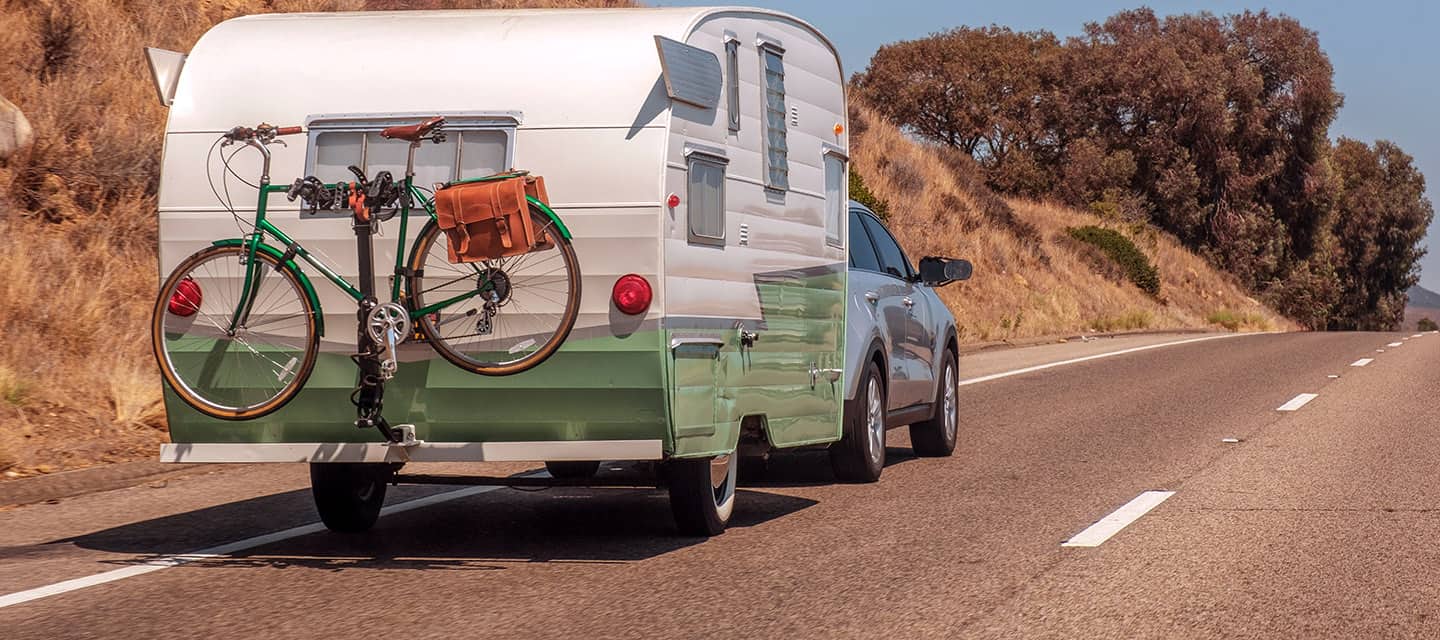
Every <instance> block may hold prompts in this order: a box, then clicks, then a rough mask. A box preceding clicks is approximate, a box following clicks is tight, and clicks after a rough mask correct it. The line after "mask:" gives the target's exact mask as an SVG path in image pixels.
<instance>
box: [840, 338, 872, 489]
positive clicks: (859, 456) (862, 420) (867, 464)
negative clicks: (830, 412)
mask: <svg viewBox="0 0 1440 640" xmlns="http://www.w3.org/2000/svg"><path fill="white" fill-rule="evenodd" d="M844 421H845V434H844V436H843V437H842V438H841V439H840V441H839V442H836V443H835V444H832V445H830V468H831V469H833V470H834V471H835V477H836V478H839V479H840V480H841V481H843V482H875V481H876V480H879V479H880V472H882V471H884V470H885V379H884V378H882V377H880V367H879V366H877V365H876V364H875V363H874V362H869V363H867V364H866V366H865V370H864V372H863V373H862V374H861V378H860V385H859V386H858V387H856V390H855V398H854V399H853V400H851V401H850V402H847V403H846V406H845V418H844Z"/></svg>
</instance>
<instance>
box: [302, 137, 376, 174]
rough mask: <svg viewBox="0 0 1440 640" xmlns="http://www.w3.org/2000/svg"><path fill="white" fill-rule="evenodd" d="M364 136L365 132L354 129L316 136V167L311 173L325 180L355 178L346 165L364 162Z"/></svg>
mask: <svg viewBox="0 0 1440 640" xmlns="http://www.w3.org/2000/svg"><path fill="white" fill-rule="evenodd" d="M364 137H365V135H364V134H362V133H359V132H353V131H336V132H333V133H322V134H320V135H318V136H316V138H315V169H314V171H312V172H311V175H314V176H315V177H317V178H320V179H321V180H324V181H325V182H338V181H346V182H348V181H350V180H353V179H355V178H354V176H353V175H351V173H350V172H349V171H348V170H346V169H345V167H348V166H350V165H352V164H353V165H355V166H357V167H358V166H361V165H363V164H364V162H365V159H364V157H362V154H363V151H364V147H363V146H362V145H363V139H364Z"/></svg>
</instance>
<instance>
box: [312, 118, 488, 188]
mask: <svg viewBox="0 0 1440 640" xmlns="http://www.w3.org/2000/svg"><path fill="white" fill-rule="evenodd" d="M455 120H457V122H452V123H447V124H446V127H445V132H446V139H445V141H444V142H442V143H440V144H434V143H430V142H426V143H424V144H421V145H420V149H419V150H418V151H417V152H416V153H415V184H417V185H422V186H429V185H430V184H433V183H436V182H449V181H451V180H456V179H458V178H464V177H477V176H486V175H491V174H494V173H499V172H501V171H504V170H505V169H506V168H507V167H508V166H509V164H508V158H507V155H508V153H507V151H508V150H507V146H508V143H509V139H510V138H509V136H510V133H509V131H508V130H506V129H500V128H469V129H467V128H465V127H466V125H467V124H469V123H466V122H465V121H464V120H463V119H461V118H456V119H455ZM392 124H395V122H393V121H390V120H383V121H377V120H368V119H365V120H362V119H357V120H355V121H353V122H349V121H338V120H332V121H327V122H324V123H321V124H318V125H316V126H314V127H312V129H311V140H310V149H309V157H308V159H307V162H306V164H307V166H306V172H307V173H308V174H310V175H313V176H316V177H318V178H320V179H321V180H324V181H326V182H334V181H337V180H339V181H350V180H353V179H354V176H353V175H352V174H351V173H350V171H349V170H347V169H346V167H348V166H350V165H355V166H357V167H360V168H361V169H362V170H364V171H365V175H367V176H372V177H373V176H374V175H375V174H376V173H378V172H379V171H381V170H385V171H389V172H390V174H391V175H392V176H394V177H395V179H396V180H399V179H401V178H403V177H405V156H406V153H407V151H408V147H409V145H410V143H408V142H405V141H403V140H386V139H385V138H382V137H380V129H383V128H385V127H387V126H390V125H392ZM470 126H472V127H474V126H475V125H470Z"/></svg>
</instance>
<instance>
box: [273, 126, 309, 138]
mask: <svg viewBox="0 0 1440 640" xmlns="http://www.w3.org/2000/svg"><path fill="white" fill-rule="evenodd" d="M302 131H304V129H302V128H300V127H278V128H276V129H275V135H277V136H293V135H295V134H297V133H300V132H302Z"/></svg>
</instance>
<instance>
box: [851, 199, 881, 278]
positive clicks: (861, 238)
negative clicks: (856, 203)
mask: <svg viewBox="0 0 1440 640" xmlns="http://www.w3.org/2000/svg"><path fill="white" fill-rule="evenodd" d="M860 218H861V215H860V214H859V213H857V212H855V211H851V212H850V266H852V267H854V268H856V269H864V270H866V271H879V270H880V258H878V257H876V256H875V245H873V244H871V243H870V234H868V233H866V232H865V227H864V226H863V225H861V224H860Z"/></svg>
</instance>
